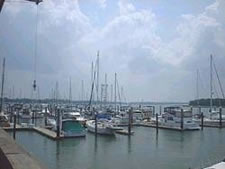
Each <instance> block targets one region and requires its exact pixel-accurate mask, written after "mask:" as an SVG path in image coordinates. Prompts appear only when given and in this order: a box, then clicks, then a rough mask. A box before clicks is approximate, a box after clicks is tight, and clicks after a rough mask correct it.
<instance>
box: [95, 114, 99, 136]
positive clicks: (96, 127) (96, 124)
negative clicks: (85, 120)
mask: <svg viewBox="0 0 225 169" xmlns="http://www.w3.org/2000/svg"><path fill="white" fill-rule="evenodd" d="M97 134H98V120H97V112H95V136H97Z"/></svg>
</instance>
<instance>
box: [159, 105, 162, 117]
mask: <svg viewBox="0 0 225 169" xmlns="http://www.w3.org/2000/svg"><path fill="white" fill-rule="evenodd" d="M161 114H162V106H161V105H160V106H159V115H161Z"/></svg>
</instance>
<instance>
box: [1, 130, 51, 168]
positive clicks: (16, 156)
mask: <svg viewBox="0 0 225 169" xmlns="http://www.w3.org/2000/svg"><path fill="white" fill-rule="evenodd" d="M0 164H1V165H0V169H47V168H46V167H45V166H44V165H43V164H41V162H40V161H39V160H38V159H36V158H35V157H33V156H32V155H31V154H29V153H28V152H26V151H25V150H24V149H23V148H22V147H21V146H19V145H18V144H17V143H16V142H15V141H14V140H13V139H12V138H11V137H10V136H9V135H8V134H7V133H6V132H5V131H4V130H3V129H2V128H0Z"/></svg>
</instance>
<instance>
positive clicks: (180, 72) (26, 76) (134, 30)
mask: <svg viewBox="0 0 225 169" xmlns="http://www.w3.org/2000/svg"><path fill="white" fill-rule="evenodd" d="M36 28H37V29H36ZM35 44H36V45H35ZM35 46H36V47H35ZM35 49H36V50H35ZM98 50H99V52H100V68H99V69H100V83H104V77H105V74H107V81H108V84H109V86H110V85H111V84H114V74H115V72H116V73H117V77H118V83H119V89H120V93H121V87H122V88H123V94H122V95H123V97H122V96H121V97H122V100H125V98H126V101H153V102H187V101H190V100H193V99H195V98H196V96H197V92H196V79H197V73H196V72H197V70H199V85H198V87H199V90H198V91H199V97H200V98H206V97H209V93H210V90H209V86H210V82H209V74H210V68H209V58H210V54H213V59H214V62H215V65H216V68H217V70H218V74H219V77H220V81H221V83H222V86H223V88H224V87H225V85H224V82H225V74H224V73H225V66H224V65H225V1H224V0H188V1H187V0H169V1H168V0H141V1H140V0H113V1H112V0H43V2H41V3H40V4H39V5H38V6H37V5H35V3H32V2H27V1H22V0H14V1H12V0H6V3H5V5H4V7H3V9H2V12H1V13H0V64H2V60H3V57H5V58H6V83H5V92H4V95H5V96H8V97H27V98H31V97H32V93H33V92H32V82H33V80H34V79H36V80H37V86H38V88H39V94H40V97H41V98H47V97H52V89H54V88H55V86H56V82H58V86H59V87H58V88H59V91H60V97H61V98H68V97H69V79H71V82H72V97H73V100H78V99H81V89H82V81H83V82H84V91H85V98H89V97H90V87H91V63H92V62H95V60H96V54H97V51H98ZM35 51H36V52H35ZM35 58H36V59H35ZM35 60H36V61H35ZM35 65H36V66H35ZM35 67H36V71H35ZM0 68H1V70H0V71H1V72H2V65H1V67H0ZM35 72H36V73H35ZM35 74H36V75H35ZM213 77H214V78H213V86H214V96H213V97H221V92H220V89H219V85H218V80H217V79H216V76H215V72H214V76H213ZM110 91H111V90H110V87H109V88H108V96H109V98H108V99H109V100H110V98H111V97H110V94H111V92H110Z"/></svg>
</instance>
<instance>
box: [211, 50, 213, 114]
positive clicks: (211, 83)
mask: <svg viewBox="0 0 225 169" xmlns="http://www.w3.org/2000/svg"><path fill="white" fill-rule="evenodd" d="M212 59H213V58H212V54H211V55H210V113H211V112H212V106H213V101H212V97H213V87H212V81H213V73H212Z"/></svg>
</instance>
